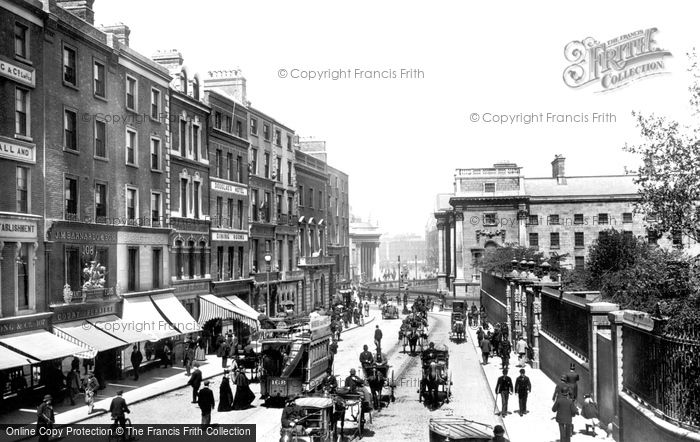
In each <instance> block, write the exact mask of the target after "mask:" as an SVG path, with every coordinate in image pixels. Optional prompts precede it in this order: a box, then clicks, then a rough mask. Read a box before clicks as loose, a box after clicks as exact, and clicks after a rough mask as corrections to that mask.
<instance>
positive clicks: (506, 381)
mask: <svg viewBox="0 0 700 442" xmlns="http://www.w3.org/2000/svg"><path fill="white" fill-rule="evenodd" d="M503 392H508V393H512V392H513V381H512V380H511V379H510V378H509V377H508V375H505V374H504V375H503V376H501V377H500V378H498V382H496V394H499V393H503Z"/></svg>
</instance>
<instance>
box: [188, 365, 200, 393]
mask: <svg viewBox="0 0 700 442" xmlns="http://www.w3.org/2000/svg"><path fill="white" fill-rule="evenodd" d="M187 385H191V386H192V387H193V388H195V389H196V388H199V386H200V385H202V372H201V371H200V370H199V368H195V369H194V371H193V372H192V376H190V380H189V381H188V382H187Z"/></svg>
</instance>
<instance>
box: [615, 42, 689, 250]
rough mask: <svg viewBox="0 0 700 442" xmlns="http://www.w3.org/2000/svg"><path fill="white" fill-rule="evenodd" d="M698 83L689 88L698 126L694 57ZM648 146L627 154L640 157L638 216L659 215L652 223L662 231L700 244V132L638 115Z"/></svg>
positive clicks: (661, 118) (632, 147) (663, 118)
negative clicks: (639, 213) (679, 235)
mask: <svg viewBox="0 0 700 442" xmlns="http://www.w3.org/2000/svg"><path fill="white" fill-rule="evenodd" d="M689 59H690V63H691V67H690V69H689V71H690V72H691V74H692V77H693V83H692V84H691V86H690V87H689V91H690V100H689V101H690V105H691V107H692V108H693V113H694V114H695V115H694V118H693V120H694V121H697V113H698V112H700V82H699V79H700V66H699V65H698V61H697V56H696V55H695V53H693V54H692V55H690V56H689ZM632 115H633V116H634V117H635V119H636V120H637V126H638V127H639V129H640V132H641V135H642V138H643V140H644V141H643V142H642V143H640V144H637V145H626V146H625V147H624V150H626V151H628V152H632V153H635V154H638V155H640V156H641V160H642V165H641V166H640V167H639V169H638V170H637V173H638V176H637V177H636V178H635V183H636V184H637V185H638V186H639V189H640V190H639V193H640V195H641V203H639V204H638V205H637V211H638V212H641V213H647V214H654V217H653V219H650V220H649V221H650V224H651V225H653V226H654V227H655V228H656V230H658V231H660V232H679V233H680V234H682V235H684V236H687V237H689V238H691V239H693V240H694V241H696V242H700V205H699V204H698V202H699V201H700V137H699V135H700V128H698V127H697V126H694V127H692V126H688V125H683V124H681V123H679V122H678V121H675V120H672V119H670V118H668V117H666V116H656V115H653V114H652V115H644V114H642V113H641V112H633V113H632Z"/></svg>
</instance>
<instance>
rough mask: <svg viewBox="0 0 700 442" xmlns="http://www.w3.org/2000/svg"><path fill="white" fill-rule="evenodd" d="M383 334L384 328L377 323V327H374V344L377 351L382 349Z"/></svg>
mask: <svg viewBox="0 0 700 442" xmlns="http://www.w3.org/2000/svg"><path fill="white" fill-rule="evenodd" d="M382 336H383V335H382V330H381V329H380V328H379V325H378V324H377V326H376V328H375V329H374V346H375V347H377V353H379V352H381V351H382Z"/></svg>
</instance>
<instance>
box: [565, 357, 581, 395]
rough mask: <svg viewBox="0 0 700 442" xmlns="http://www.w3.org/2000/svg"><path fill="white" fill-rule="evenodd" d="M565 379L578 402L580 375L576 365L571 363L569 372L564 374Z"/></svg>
mask: <svg viewBox="0 0 700 442" xmlns="http://www.w3.org/2000/svg"><path fill="white" fill-rule="evenodd" d="M564 378H565V379H564V380H565V381H566V383H567V384H568V385H569V391H571V399H573V400H574V402H576V399H578V380H579V375H578V373H576V365H574V364H571V365H570V366H569V372H568V373H566V374H565V375H564Z"/></svg>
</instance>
